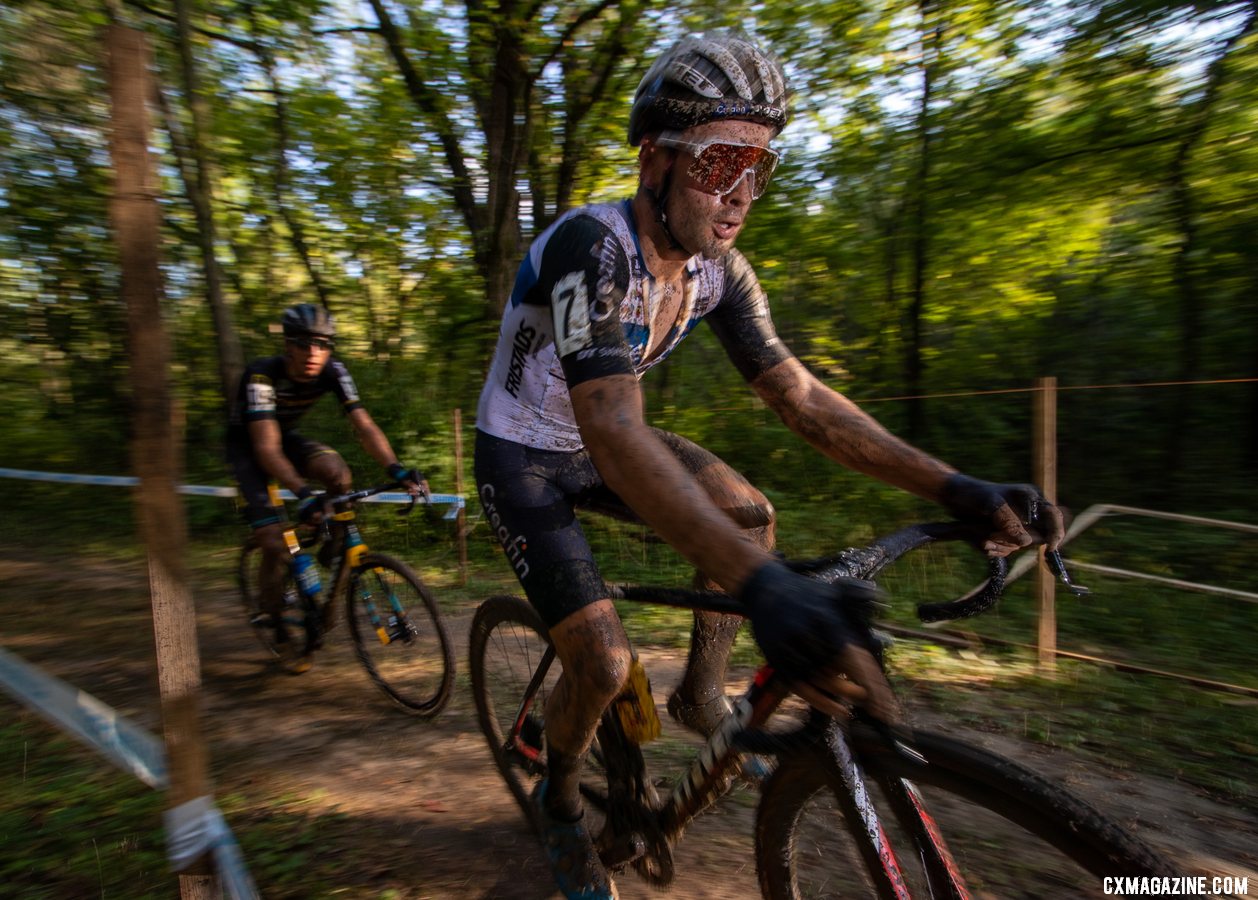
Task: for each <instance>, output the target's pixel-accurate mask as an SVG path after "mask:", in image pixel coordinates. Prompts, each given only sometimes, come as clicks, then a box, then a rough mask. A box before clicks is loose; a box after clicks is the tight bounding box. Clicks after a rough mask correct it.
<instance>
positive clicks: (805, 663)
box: [739, 562, 898, 721]
mask: <svg viewBox="0 0 1258 900" xmlns="http://www.w3.org/2000/svg"><path fill="white" fill-rule="evenodd" d="M880 596H881V595H880V594H879V592H878V590H877V588H875V587H874V586H873V585H872V584H871V583H870V582H868V581H860V580H858V579H855V578H844V579H839V580H838V581H835V582H833V583H827V582H822V581H817V580H816V579H813V578H808V577H806V576H804V575H799V574H797V573H795V572H792V571H791V570H790V569H788V568H787V567H786V566H785V565H783V564H782V563H780V562H770V563H766V564H765V565H763V566H761V567H760V568H759V569H757V570H756V571H755V572H754V573H752V575H751V577H750V578H749V579H748V580H747V583H746V584H745V585H743V587H742V590H741V591H740V593H739V598H740V599H741V600H742V601H743V603H744V604H745V605H746V607H747V610H748V616H749V618H750V619H751V627H752V630H753V631H754V632H755V636H756V642H757V643H758V644H759V645H760V649H761V650H762V651H764V655H765V659H767V660H768V661H769V664H770V665H771V666H773V668H774V669H776V670H777V671H778V672H779V673H781V674H782V675H783V676H785V677H786V678H787V679H789V680H790V681H792V682H795V683H796V685H795V687H796V689H797V690H800V692H801V694H802V695H803V696H805V698H806V699H809V700H810V702H814V701H813V697H814V695H815V696H816V701H815V702H816V703H817V705H820V706H821V708H822V709H824V710H825V711H827V712H832V713H834V714H839V710H840V709H841V707H842V702H841V700H839V699H838V698H836V697H835V696H833V695H836V694H837V695H838V697H841V698H844V699H846V700H849V701H853V702H857V703H860V704H862V705H865V706H867V707H868V708H869V710H870V712H871V713H872V714H873V715H875V716H876V717H878V718H884V719H887V720H888V721H895V720H896V719H898V713H897V710H896V706H895V701H894V699H893V696H892V694H891V690H890V688H889V687H888V686H887V683H886V679H885V678H884V677H883V674H882V670H881V668H880V667H879V665H878V663H877V661H876V660H875V659H874V657H873V655H872V653H870V651H869V649H868V647H869V646H870V644H871V641H872V637H871V635H870V631H869V625H868V620H869V617H870V615H871V613H872V607H873V606H874V604H875V603H877V602H879V599H880ZM844 675H845V676H847V679H846V680H845V679H844V678H842V677H841V676H844ZM809 685H812V686H814V687H813V689H812V690H811V691H809V689H808V686H809ZM827 696H828V699H827Z"/></svg>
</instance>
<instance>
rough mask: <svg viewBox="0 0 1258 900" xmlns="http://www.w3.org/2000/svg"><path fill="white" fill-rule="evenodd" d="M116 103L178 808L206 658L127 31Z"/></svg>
mask: <svg viewBox="0 0 1258 900" xmlns="http://www.w3.org/2000/svg"><path fill="white" fill-rule="evenodd" d="M106 47H107V51H108V57H109V93H110V101H111V104H112V115H113V133H112V135H111V139H110V153H111V156H112V158H113V164H114V173H115V188H114V197H113V201H112V202H111V204H110V219H111V222H112V225H113V228H114V234H115V239H116V241H117V245H118V257H119V264H120V268H121V276H122V277H121V293H122V297H123V300H124V301H125V303H126V306H127V321H128V335H129V343H130V346H131V388H132V393H133V400H132V408H133V411H132V421H133V423H134V438H133V443H132V461H133V462H132V465H133V470H134V471H135V473H136V474H137V475H138V476H139V479H140V485H139V487H138V489H137V490H136V493H135V499H136V518H137V521H138V524H139V530H140V535H141V538H142V539H143V541H144V544H145V546H146V547H147V548H148V558H149V586H150V590H151V592H152V602H153V631H154V635H155V638H156V645H157V672H158V683H159V687H160V690H161V697H162V722H163V725H164V729H165V735H166V753H167V759H168V763H169V767H170V787H169V788H168V791H167V800H168V802H169V804H170V806H171V807H176V806H179V805H181V804H183V803H186V802H188V801H190V800H193V799H195V798H197V797H202V796H205V795H207V794H208V793H209V789H208V777H207V768H208V767H207V763H206V751H205V745H204V742H203V741H202V739H201V733H200V721H199V696H200V694H199V691H200V683H201V669H200V660H199V658H198V655H197V640H196V611H195V610H194V609H193V604H192V597H191V594H190V593H189V591H188V585H187V578H186V572H185V568H184V547H185V544H186V542H187V524H186V521H185V519H184V514H183V506H182V504H181V501H180V498H179V494H178V492H177V488H178V484H179V480H180V476H181V475H182V466H181V465H180V460H181V458H182V455H183V454H182V449H183V448H182V446H181V443H182V442H181V441H180V440H179V436H178V434H177V432H176V429H175V426H174V421H175V418H176V417H175V415H174V411H175V410H174V402H173V400H172V395H171V390H170V371H169V370H170V345H169V341H168V339H167V336H166V331H165V328H164V326H163V324H162V310H161V303H160V297H161V274H160V270H159V266H158V247H159V246H160V243H161V236H160V230H161V218H160V213H159V211H158V207H157V189H156V183H157V181H156V176H155V174H154V170H153V165H152V160H151V157H150V155H149V134H150V127H151V123H150V120H149V110H148V107H147V105H146V104H147V101H148V99H149V98H150V97H151V96H152V91H151V85H150V80H149V74H148V48H147V45H146V43H145V40H144V35H143V34H142V33H141V32H139V31H136V30H135V29H132V28H127V27H125V26H122V25H116V24H115V25H110V26H109V27H108V30H107V32H106ZM206 862H207V861H206V859H205V858H202V859H200V860H198V861H197V862H196V863H194V865H193V866H191V867H189V868H188V869H187V870H185V871H184V872H183V873H181V876H180V890H181V893H182V896H183V897H185V898H207V900H208V898H210V897H214V896H217V891H216V889H215V879H214V877H213V874H212V872H211V870H210V869H209V867H208V866H207V865H206Z"/></svg>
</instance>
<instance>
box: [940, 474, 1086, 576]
mask: <svg viewBox="0 0 1258 900" xmlns="http://www.w3.org/2000/svg"><path fill="white" fill-rule="evenodd" d="M940 502H941V503H942V504H943V505H944V507H946V508H947V510H948V511H949V512H950V513H952V514H953V515H954V516H956V517H957V518H958V519H960V520H962V521H965V522H982V523H985V524H989V525H991V526H993V527H994V528H995V529H996V530H995V531H994V532H992V534H991V535H989V536H988V539H987V541H986V542H985V543H984V544H983V549H984V550H986V551H987V552H988V553H990V554H991V555H993V556H1008V555H1009V554H1010V553H1012V552H1014V551H1015V550H1018V549H1019V548H1022V547H1029V546H1030V545H1031V544H1033V543H1036V542H1037V540H1043V541H1044V542H1045V543H1046V544H1047V545H1048V549H1049V550H1056V549H1057V547H1058V546H1059V545H1060V544H1061V542H1062V539H1063V538H1064V537H1065V533H1066V527H1065V522H1064V520H1063V518H1062V514H1061V510H1060V509H1058V508H1057V507H1056V506H1054V505H1053V504H1052V503H1050V502H1048V500H1047V499H1046V498H1045V497H1044V495H1043V493H1041V492H1040V489H1039V488H1037V487H1036V486H1035V485H1033V484H995V483H993V482H990V481H980V480H979V479H977V478H971V477H969V476H968V475H962V474H961V473H959V472H958V473H957V474H955V475H953V476H952V477H951V478H949V479H948V481H947V483H946V484H945V485H944V490H943V496H942V497H941V498H940Z"/></svg>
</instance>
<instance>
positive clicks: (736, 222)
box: [665, 121, 773, 259]
mask: <svg viewBox="0 0 1258 900" xmlns="http://www.w3.org/2000/svg"><path fill="white" fill-rule="evenodd" d="M682 137H683V138H684V139H685V140H686V141H689V142H692V143H694V144H696V145H701V144H705V143H709V142H720V141H728V142H730V143H733V144H745V145H752V146H756V147H768V146H769V140H770V138H772V137H773V129H772V128H771V127H769V126H768V125H761V124H759V123H758V122H738V121H724V122H707V123H705V124H703V125H699V126H697V127H695V128H688V129H686V131H685V132H683V134H682ZM670 152H672V153H675V154H676V159H675V160H674V162H673V168H672V178H673V186H672V189H671V190H670V191H669V196H668V199H667V200H666V206H665V208H666V210H667V212H668V222H669V228H670V229H671V230H672V232H673V235H674V237H676V238H677V240H678V241H680V242H681V245H682V246H683V247H685V248H686V249H687V250H690V251H691V252H694V253H701V254H703V255H704V256H706V257H708V258H709V259H713V258H716V257H719V256H721V255H723V254H725V253H727V252H729V250H730V249H731V248H732V247H733V246H734V242H735V241H736V240H737V239H738V235H739V233H740V232H741V231H742V230H743V224H744V223H745V222H746V219H747V214H748V213H749V212H750V211H751V204H752V190H753V179H754V177H755V176H754V172H753V171H752V170H751V169H748V170H747V171H746V172H745V173H744V175H743V177H742V178H740V179H739V181H738V183H737V184H736V185H735V186H734V187H733V188H732V189H730V190H729V191H728V192H726V193H724V194H717V193H714V192H713V189H712V188H711V186H710V185H708V184H705V183H704V180H703V179H702V177H698V176H702V175H704V174H705V172H704V171H700V170H701V168H702V167H701V166H696V165H695V156H694V154H693V152H692V151H691V150H686V149H681V148H674V149H673V150H671V151H670Z"/></svg>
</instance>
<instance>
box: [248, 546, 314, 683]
mask: <svg viewBox="0 0 1258 900" xmlns="http://www.w3.org/2000/svg"><path fill="white" fill-rule="evenodd" d="M261 565H262V548H261V547H259V546H258V542H257V540H256V539H255V538H254V536H253V535H250V536H249V537H248V539H246V541H245V543H244V546H243V547H241V550H240V562H239V563H238V565H237V571H236V580H237V583H238V584H239V586H240V602H241V604H242V605H243V606H244V610H245V616H246V619H245V621H246V622H248V623H249V627H250V629H251V630H252V631H253V634H254V637H255V638H257V640H258V643H259V644H261V645H262V647H263V649H264V650H266V652H267V656H268V658H269V659H271V660H273V661H274V662H277V663H279V665H280V666H281V667H282V668H283V669H284V670H285V671H288V672H292V673H293V674H300V673H302V672H305V671H307V670H308V669H309V668H310V663H311V656H312V654H313V653H314V651H315V650H316V649H317V645H318V643H319V640H320V621H319V611H318V609H317V608H316V605H315V603H314V601H312V600H310V599H309V598H307V597H305V596H303V595H302V593H301V591H299V590H297V582H296V580H295V579H294V578H293V572H292V569H291V567H289V566H285V567H284V581H283V587H282V591H283V598H284V599H283V607H282V610H283V611H282V613H281V616H280V621H279V622H278V623H277V622H275V620H274V617H273V615H272V613H271V612H270V611H268V610H266V609H264V608H263V603H262V596H261V593H260V591H259V589H258V569H259V567H260V566H261Z"/></svg>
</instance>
